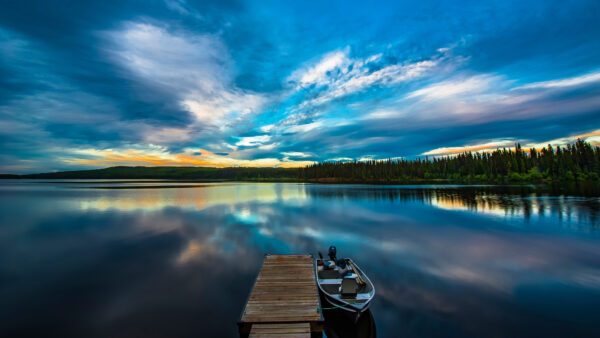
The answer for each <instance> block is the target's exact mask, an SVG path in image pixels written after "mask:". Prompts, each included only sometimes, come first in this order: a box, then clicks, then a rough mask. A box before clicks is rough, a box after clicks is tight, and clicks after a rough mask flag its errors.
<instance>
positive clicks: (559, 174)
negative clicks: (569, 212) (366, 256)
mask: <svg viewBox="0 0 600 338" xmlns="http://www.w3.org/2000/svg"><path fill="white" fill-rule="evenodd" d="M298 175H299V178H300V179H301V180H305V181H317V182H397V181H414V180H453V181H482V182H506V181H542V180H558V181H563V180H564V181H575V180H580V181H585V180H598V177H599V175H600V147H598V146H596V147H593V146H592V145H591V144H589V143H588V142H585V141H583V140H577V141H576V142H575V143H574V144H569V145H567V146H564V147H560V146H558V147H552V146H551V145H548V146H547V147H545V148H543V149H540V150H536V149H533V148H532V149H529V150H523V149H522V148H521V145H520V144H518V143H517V144H515V147H514V148H513V149H506V148H503V149H497V150H495V151H492V152H483V153H472V152H464V153H462V154H459V155H456V156H444V157H433V158H429V157H425V158H424V159H423V158H417V159H415V160H406V159H388V160H371V161H354V162H322V163H317V164H313V165H309V166H307V167H305V168H301V169H299V173H298Z"/></svg>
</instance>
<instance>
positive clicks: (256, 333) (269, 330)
mask: <svg viewBox="0 0 600 338" xmlns="http://www.w3.org/2000/svg"><path fill="white" fill-rule="evenodd" d="M259 337H260V338H275V337H285V338H292V337H294V338H310V324H309V323H286V324H253V325H252V329H251V331H250V338H259Z"/></svg>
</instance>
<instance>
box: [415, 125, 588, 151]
mask: <svg viewBox="0 0 600 338" xmlns="http://www.w3.org/2000/svg"><path fill="white" fill-rule="evenodd" d="M578 139H582V140H585V141H588V142H590V143H591V144H592V145H600V130H594V131H591V132H588V133H584V134H578V135H571V136H567V137H561V138H558V139H553V140H549V141H545V142H534V143H532V142H529V141H527V140H516V139H512V140H501V141H492V142H485V143H478V144H472V145H466V146H461V147H441V148H436V149H433V150H430V151H427V152H424V153H422V154H421V155H436V156H443V155H457V154H462V153H464V152H491V151H494V150H497V149H499V148H507V149H514V145H515V144H516V143H520V144H521V147H522V148H523V149H531V148H534V149H541V148H545V147H546V146H548V144H551V145H553V146H566V145H567V144H573V143H574V142H575V141H577V140H578Z"/></svg>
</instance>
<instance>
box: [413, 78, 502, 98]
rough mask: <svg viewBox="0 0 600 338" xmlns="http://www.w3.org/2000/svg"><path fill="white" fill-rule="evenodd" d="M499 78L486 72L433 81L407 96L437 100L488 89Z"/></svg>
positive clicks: (477, 92) (478, 92)
mask: <svg viewBox="0 0 600 338" xmlns="http://www.w3.org/2000/svg"><path fill="white" fill-rule="evenodd" d="M499 80H500V78H499V77H498V76H491V75H487V74H483V75H476V76H471V77H467V78H465V79H456V80H455V79H453V80H449V81H443V82H439V83H435V84H433V85H430V86H427V87H424V88H421V89H419V90H415V91H413V92H411V93H410V94H408V95H407V96H406V97H407V98H415V97H419V98H420V99H421V100H438V99H444V98H449V97H457V96H459V95H473V94H480V93H482V92H486V91H488V90H489V89H490V88H491V87H492V85H494V84H497V83H498V82H500V81H499Z"/></svg>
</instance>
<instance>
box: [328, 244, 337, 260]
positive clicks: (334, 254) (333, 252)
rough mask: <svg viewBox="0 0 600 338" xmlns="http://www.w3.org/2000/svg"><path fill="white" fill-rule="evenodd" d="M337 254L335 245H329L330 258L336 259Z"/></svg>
mask: <svg viewBox="0 0 600 338" xmlns="http://www.w3.org/2000/svg"><path fill="white" fill-rule="evenodd" d="M336 254H337V249H336V247H335V246H333V245H332V246H330V247H329V259H331V260H332V261H334V262H335V261H336V257H335V256H336Z"/></svg>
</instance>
